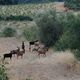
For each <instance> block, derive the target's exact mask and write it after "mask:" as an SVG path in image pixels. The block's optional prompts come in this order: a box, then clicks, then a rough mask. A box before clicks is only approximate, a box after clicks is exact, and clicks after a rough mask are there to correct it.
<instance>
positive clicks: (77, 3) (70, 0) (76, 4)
mask: <svg viewBox="0 0 80 80" xmlns="http://www.w3.org/2000/svg"><path fill="white" fill-rule="evenodd" d="M65 6H67V7H69V8H70V9H77V10H80V0H65Z"/></svg>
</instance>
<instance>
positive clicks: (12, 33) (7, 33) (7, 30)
mask: <svg viewBox="0 0 80 80" xmlns="http://www.w3.org/2000/svg"><path fill="white" fill-rule="evenodd" d="M2 34H3V35H4V37H13V36H15V34H16V30H15V29H13V28H10V27H6V28H4V30H3V32H2Z"/></svg>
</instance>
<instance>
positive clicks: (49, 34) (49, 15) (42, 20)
mask: <svg viewBox="0 0 80 80" xmlns="http://www.w3.org/2000/svg"><path fill="white" fill-rule="evenodd" d="M35 21H36V24H37V25H38V28H39V38H40V40H41V42H42V43H44V44H45V45H46V46H53V45H54V44H55V42H56V41H57V40H58V39H59V36H60V34H61V32H62V29H61V26H60V24H59V22H58V20H57V15H56V11H55V10H54V11H53V10H49V11H46V12H45V11H43V12H41V13H39V14H37V16H36V19H35Z"/></svg>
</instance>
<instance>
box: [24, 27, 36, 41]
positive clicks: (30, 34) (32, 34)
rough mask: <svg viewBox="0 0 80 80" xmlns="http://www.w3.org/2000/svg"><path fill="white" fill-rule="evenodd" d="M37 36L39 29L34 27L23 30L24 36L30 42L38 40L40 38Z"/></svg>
mask: <svg viewBox="0 0 80 80" xmlns="http://www.w3.org/2000/svg"><path fill="white" fill-rule="evenodd" d="M37 34H38V33H37V28H36V27H34V26H33V27H29V28H26V29H24V30H23V36H24V37H25V38H26V39H27V40H29V41H32V40H36V39H37V38H38V36H37Z"/></svg>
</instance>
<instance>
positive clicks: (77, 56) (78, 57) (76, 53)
mask: <svg viewBox="0 0 80 80" xmlns="http://www.w3.org/2000/svg"><path fill="white" fill-rule="evenodd" d="M72 52H73V53H74V55H75V57H76V58H77V59H78V60H80V49H76V50H73V51H72Z"/></svg>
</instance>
